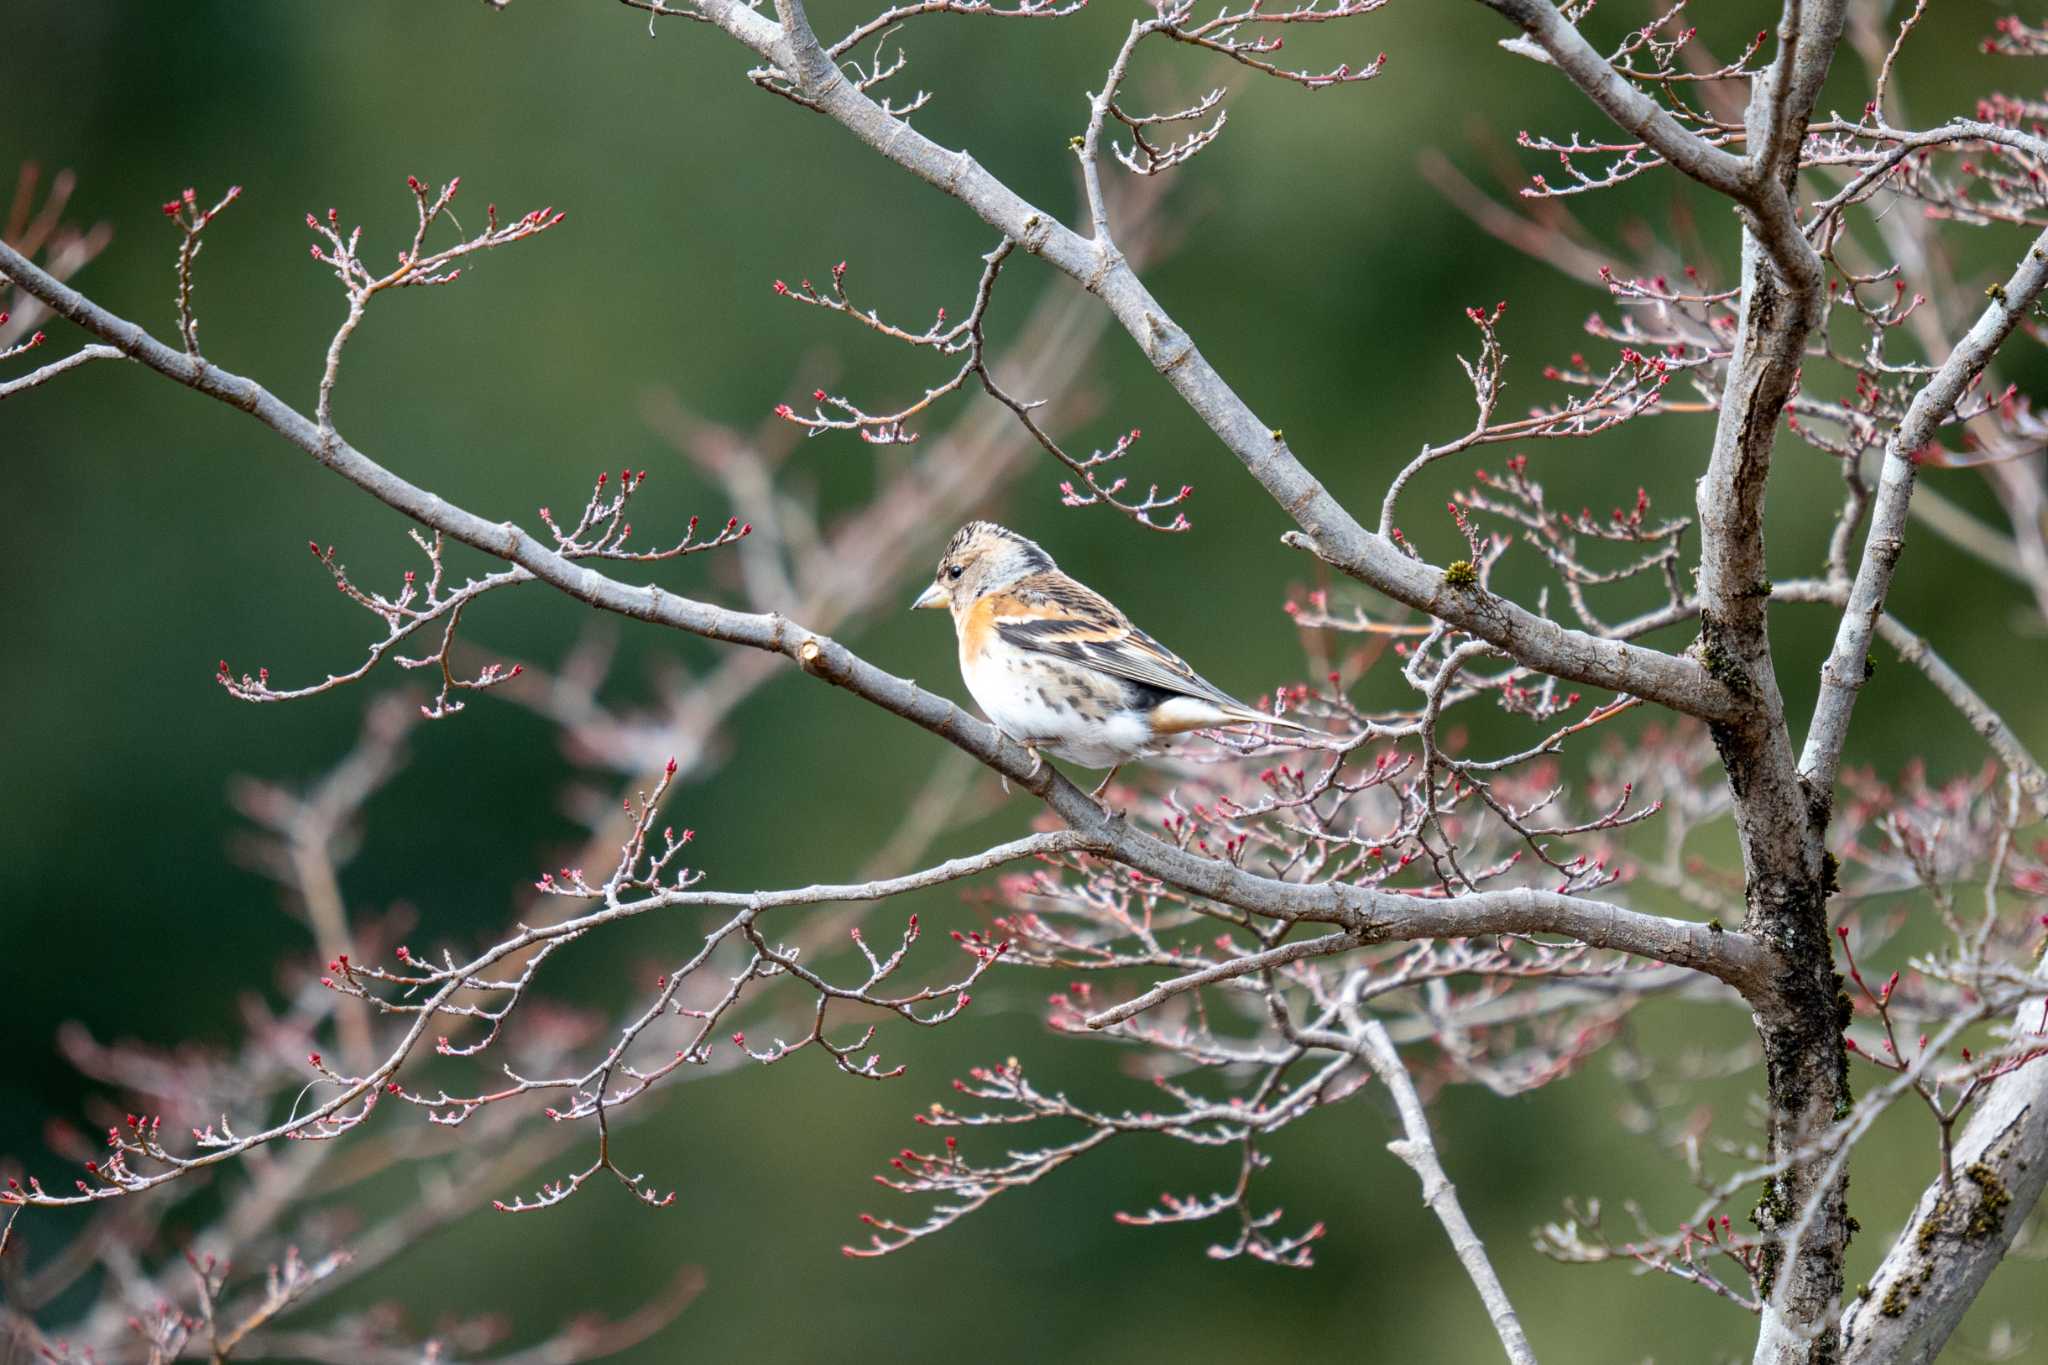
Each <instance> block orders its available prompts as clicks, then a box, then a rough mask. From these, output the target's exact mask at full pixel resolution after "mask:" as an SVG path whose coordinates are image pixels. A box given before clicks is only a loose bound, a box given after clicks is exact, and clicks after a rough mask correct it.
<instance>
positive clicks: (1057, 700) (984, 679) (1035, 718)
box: [960, 655, 1153, 768]
mask: <svg viewBox="0 0 2048 1365" xmlns="http://www.w3.org/2000/svg"><path fill="white" fill-rule="evenodd" d="M960 672H961V676H962V678H963V680H964V681H965V682H966V683H967V690H968V692H970V693H971V694H973V697H974V700H975V702H976V704H978V705H979V706H980V707H981V709H982V713H983V714H984V715H986V716H987V717H988V718H989V721H990V722H991V723H992V724H994V726H995V727H996V728H997V729H998V730H1001V731H1002V732H1003V733H1004V734H1006V735H1008V736H1009V737H1010V738H1011V739H1013V740H1016V741H1017V742H1018V743H1019V744H1030V745H1033V746H1034V747H1036V748H1037V749H1038V751H1039V752H1040V753H1043V754H1046V755H1049V756H1050V757H1053V758H1057V759H1063V760H1065V761H1066V762H1068V763H1078V764H1080V765H1081V766H1082V767H1084V768H1114V767H1116V766H1117V765H1118V764H1120V763H1125V762H1128V761H1129V760H1131V759H1133V758H1135V757H1137V756H1138V755H1139V754H1141V753H1144V752H1147V751H1148V750H1150V749H1151V748H1152V747H1153V744H1152V741H1153V734H1152V727H1151V726H1150V725H1149V724H1148V723H1147V720H1146V717H1145V715H1144V714H1143V713H1142V712H1138V711H1132V710H1129V709H1126V708H1124V707H1122V706H1097V707H1091V708H1089V709H1088V710H1087V711H1086V712H1084V710H1083V708H1082V707H1081V706H1078V705H1076V704H1074V703H1073V702H1072V701H1070V700H1069V699H1068V696H1067V693H1066V692H1065V691H1064V690H1063V689H1062V688H1060V687H1059V686H1057V685H1055V684H1054V682H1053V680H1052V679H1051V678H1049V677H1039V676H1035V675H1034V673H1033V672H1030V671H1020V670H1018V669H1016V668H1013V667H1005V666H1002V665H1001V664H998V663H996V662H995V661H992V660H990V659H988V658H987V656H986V655H983V656H980V657H977V658H975V659H962V660H961V669H960Z"/></svg>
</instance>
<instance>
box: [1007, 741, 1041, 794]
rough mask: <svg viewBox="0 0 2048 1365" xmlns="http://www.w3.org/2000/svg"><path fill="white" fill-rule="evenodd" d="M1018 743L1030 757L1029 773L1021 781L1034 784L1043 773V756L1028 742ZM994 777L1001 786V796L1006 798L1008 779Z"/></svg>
mask: <svg viewBox="0 0 2048 1365" xmlns="http://www.w3.org/2000/svg"><path fill="white" fill-rule="evenodd" d="M1018 742H1019V743H1020V744H1022V745H1023V746H1024V752H1025V753H1027V754H1030V755H1031V771H1030V772H1028V773H1026V774H1025V775H1024V777H1023V780H1024V781H1026V782H1036V781H1037V780H1038V775H1039V774H1040V773H1042V772H1044V771H1045V755H1044V754H1041V753H1040V752H1038V746H1037V745H1036V744H1033V743H1032V742H1030V741H1029V740H1019V741H1018ZM996 776H997V780H998V781H1000V782H1001V783H1002V784H1003V795H1005V796H1008V795H1009V794H1010V779H1009V777H1008V776H1007V775H1005V774H1002V773H998V774H997V775H996Z"/></svg>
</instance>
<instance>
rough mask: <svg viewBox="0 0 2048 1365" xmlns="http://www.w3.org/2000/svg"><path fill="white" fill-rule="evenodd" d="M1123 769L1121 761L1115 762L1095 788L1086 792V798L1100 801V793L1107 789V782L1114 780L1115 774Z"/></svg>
mask: <svg viewBox="0 0 2048 1365" xmlns="http://www.w3.org/2000/svg"><path fill="white" fill-rule="evenodd" d="M1123 770H1124V765H1123V764H1121V763H1119V764H1117V765H1116V766H1115V767H1114V768H1111V769H1110V770H1109V776H1107V777H1105V778H1103V779H1102V781H1101V783H1100V784H1099V785H1098V786H1097V787H1096V788H1095V790H1094V791H1092V792H1089V793H1088V799H1089V800H1091V801H1100V800H1101V799H1102V794H1103V793H1104V792H1106V791H1108V790H1109V784H1110V783H1112V782H1114V781H1116V775H1117V774H1118V773H1120V772H1122V771H1123Z"/></svg>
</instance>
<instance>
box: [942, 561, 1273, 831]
mask: <svg viewBox="0 0 2048 1365" xmlns="http://www.w3.org/2000/svg"><path fill="white" fill-rule="evenodd" d="M910 605H911V607H912V609H913V610H915V609H917V608H920V607H945V608H947V609H948V610H950V611H951V612H952V613H953V628H954V630H955V631H956V632H957V633H958V634H959V637H960V676H961V678H962V679H963V680H965V682H966V683H967V690H968V691H969V692H971V693H972V694H973V695H974V700H975V701H976V702H978V703H979V704H980V706H981V709H982V711H983V712H985V713H986V714H987V716H988V718H989V720H990V721H992V722H993V723H994V724H995V727H996V728H997V729H998V730H1001V731H1002V732H1003V733H1004V734H1006V735H1008V736H1009V737H1010V738H1011V739H1013V740H1015V741H1017V742H1018V743H1019V744H1022V745H1023V746H1024V747H1026V748H1027V749H1029V750H1031V752H1032V754H1033V755H1034V756H1037V755H1039V754H1041V753H1045V754H1051V755H1052V756H1053V757H1054V758H1062V759H1065V760H1066V761H1068V762H1069V763H1078V764H1080V765H1081V766H1082V767H1084V768H1107V769H1109V776H1108V777H1105V778H1103V779H1102V784H1101V786H1098V787H1097V788H1096V789H1095V791H1094V793H1093V794H1094V795H1096V796H1100V795H1101V794H1102V792H1103V791H1104V790H1106V789H1107V788H1108V786H1109V783H1110V780H1111V778H1114V777H1115V776H1116V774H1117V770H1118V769H1119V768H1121V767H1122V766H1123V765H1124V764H1125V763H1128V762H1129V761H1130V760H1132V759H1133V758H1136V757H1138V756H1139V755H1141V754H1153V753H1158V752H1160V751H1161V750H1162V749H1164V748H1165V747H1166V746H1167V745H1168V744H1170V743H1171V742H1172V740H1173V739H1174V737H1175V736H1177V735H1183V734H1186V733H1188V732H1189V731H1192V730H1206V729H1212V728H1215V727H1219V726H1225V725H1268V726H1278V727H1280V728H1282V729H1287V730H1299V731H1303V732H1308V731H1309V727H1308V726H1306V725H1299V724H1296V723H1295V722H1294V721H1291V720H1282V719H1280V718H1279V717H1278V716H1271V715H1267V714H1266V713H1265V712H1263V711H1257V710H1254V709H1253V708H1251V707H1249V706H1246V705H1245V704H1244V703H1243V702H1241V701H1238V700H1237V699H1236V698H1235V697H1232V696H1231V695H1230V694H1229V693H1227V692H1225V691H1223V690H1222V689H1221V688H1219V687H1217V686H1216V685H1215V684H1213V683H1211V682H1209V681H1207V680H1206V679H1204V678H1203V677H1202V676H1201V675H1200V674H1199V673H1197V672H1195V670H1194V669H1192V668H1189V667H1188V666H1187V664H1186V663H1185V662H1183V661H1182V659H1181V658H1180V656H1179V655H1177V654H1175V653H1174V652H1173V651H1172V650H1170V649H1168V648H1166V647H1165V646H1164V645H1162V644H1160V643H1159V642H1158V641H1157V640H1154V639H1153V638H1152V637H1151V636H1149V635H1147V634H1146V633H1145V632H1144V631H1142V630H1139V629H1138V628H1137V627H1136V626H1134V625H1132V624H1131V621H1130V618H1129V617H1127V616H1125V615H1124V614H1123V613H1122V612H1121V611H1118V610H1117V609H1116V607H1115V606H1114V605H1113V604H1112V603H1111V602H1110V600H1109V599H1108V598H1106V597H1104V596H1103V595H1102V594H1101V593H1098V592H1096V591H1094V590H1093V589H1091V588H1088V587H1085V586H1084V585H1082V584H1080V583H1077V582H1076V581H1074V580H1073V579H1071V578H1069V577H1067V575H1065V574H1063V573H1061V572H1060V571H1059V567H1058V566H1057V565H1055V564H1054V563H1053V562H1052V556H1050V555H1048V554H1047V553H1046V552H1045V551H1044V550H1042V549H1040V548H1039V547H1038V546H1037V545H1035V544H1033V543H1032V542H1031V541H1028V540H1026V539H1025V538H1024V537H1022V536H1020V535H1018V534H1017V533H1016V532H1015V531H1011V530H1006V529H1005V528H1003V527H1001V526H998V525H996V524H995V523H994V522H988V521H970V522H968V523H967V524H966V525H965V526H963V527H961V528H960V529H959V530H958V531H957V532H955V533H954V535H953V539H952V542H951V543H950V544H948V545H947V546H946V552H945V554H944V555H943V556H941V557H940V559H939V568H938V572H937V574H936V575H935V576H934V577H933V580H932V585H931V586H930V587H928V588H926V589H925V590H924V592H923V593H921V594H920V595H919V596H918V599H917V600H916V601H915V602H912V603H911V604H910Z"/></svg>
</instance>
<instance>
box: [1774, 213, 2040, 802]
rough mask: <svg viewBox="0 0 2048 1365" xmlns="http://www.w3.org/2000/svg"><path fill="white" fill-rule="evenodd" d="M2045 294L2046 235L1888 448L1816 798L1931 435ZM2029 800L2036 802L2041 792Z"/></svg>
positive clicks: (1839, 665) (1812, 779)
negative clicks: (2034, 798) (1922, 456)
mask: <svg viewBox="0 0 2048 1365" xmlns="http://www.w3.org/2000/svg"><path fill="white" fill-rule="evenodd" d="M2044 289H2048V232H2043V233H2042V234H2041V235H2040V236H2039V237H2037V238H2035V239H2034V244H2033V246H2032V247H2031V248H2030V249H2029V250H2028V252H2027V255H2026V257H2025V258H2024V259H2023V260H2021V262H2020V264H2019V266H2018V268H2017V269H2015V270H2014V271H2013V272H2012V275H2011V276H2010V277H2009V278H2008V279H2007V280H2006V282H2005V283H2004V284H2002V285H1999V284H1994V285H1992V286H1991V287H1990V288H1989V289H1988V290H1986V291H1985V292H1986V293H1987V294H1989V295H1990V296H1991V303H1990V304H1989V306H1987V307H1986V308H1985V309H1984V311H1983V313H1982V314H1981V315H1979V317H1978V318H1977V321H1976V324H1975V325H1974V326H1972V327H1971V328H1970V330H1969V332H1968V333H1966V334H1965V335H1964V336H1963V339H1962V340H1961V341H1959V342H1957V343H1956V346H1955V349H1953V350H1952V351H1950V352H1949V355H1948V359H1947V360H1944V361H1943V362H1942V364H1941V368H1940V369H1939V370H1937V371H1935V373H1934V377H1933V378H1932V379H1930V380H1928V382H1927V384H1926V385H1925V387H1923V388H1922V389H1921V390H1920V392H1919V393H1917V394H1916V395H1914V397H1913V403H1912V406H1911V407H1909V408H1908V409H1907V410H1906V417H1905V420H1904V421H1902V422H1901V423H1900V424H1899V426H1898V429H1897V430H1895V431H1894V432H1893V433H1892V435H1891V439H1890V440H1888V441H1886V442H1885V452H1884V472H1883V474H1882V475H1881V476H1880V479H1879V482H1878V488H1877V496H1876V498H1875V499H1874V500H1873V502H1872V504H1871V509H1870V531H1869V533H1868V535H1867V536H1866V537H1865V539H1864V543H1863V559H1862V562H1861V563H1860V564H1858V565H1857V569H1856V580H1855V583H1854V585H1853V586H1852V587H1851V589H1850V590H1849V594H1848V601H1847V602H1846V603H1845V604H1844V605H1845V606H1846V608H1847V609H1846V610H1845V611H1844V612H1843V613H1842V619H1841V623H1840V624H1839V625H1838V626H1837V627H1836V629H1835V644H1834V648H1833V649H1832V650H1830V651H1829V653H1828V657H1827V662H1826V663H1824V664H1822V665H1821V670H1820V696H1819V697H1818V699H1816V700H1815V702H1814V707H1813V720H1812V722H1811V723H1810V724H1809V725H1808V726H1807V730H1806V745H1805V748H1804V750H1803V751H1802V752H1801V754H1800V756H1799V771H1800V772H1801V774H1802V775H1804V776H1805V778H1806V780H1807V781H1808V782H1809V783H1811V784H1812V785H1813V786H1814V787H1815V788H1816V789H1817V790H1819V791H1823V792H1825V791H1829V790H1831V789H1832V788H1833V786H1834V782H1835V774H1836V773H1837V772H1838V771H1839V770H1840V768H1841V763H1842V746H1843V745H1844V744H1845V743H1847V741H1848V738H1849V717H1850V715H1851V713H1852V712H1853V711H1854V710H1855V707H1856V696H1857V694H1858V693H1859V692H1861V691H1862V689H1863V683H1864V680H1865V678H1864V672H1865V664H1866V663H1867V662H1868V660H1869V658H1870V640H1871V636H1872V634H1873V633H1874V632H1875V631H1876V630H1877V623H1878V619H1879V618H1880V617H1881V616H1882V615H1883V614H1884V600H1885V596H1886V595H1887V594H1888V593H1889V592H1890V591H1891V585H1892V576H1893V574H1894V573H1895V572H1896V571H1897V569H1898V564H1899V555H1900V553H1901V552H1902V551H1903V550H1904V549H1905V536H1906V516H1907V511H1908V509H1909V506H1910V504H1911V502H1912V500H1913V484H1914V481H1915V479H1916V478H1917V477H1918V475H1919V471H1920V465H1919V459H1920V455H1921V452H1922V450H1923V449H1924V448H1925V447H1926V445H1927V443H1928V442H1929V441H1932V440H1933V439H1934V433H1935V431H1936V429H1937V428H1938V427H1940V426H1941V424H1942V423H1943V422H1945V421H1947V420H1948V418H1949V417H1950V415H1951V414H1953V413H1954V412H1955V408H1956V403H1957V402H1958V401H1959V400H1960V399H1961V398H1962V396H1963V395H1964V394H1965V393H1966V392H1968V391H1969V389H1970V386H1971V385H1973V384H1974V383H1976V382H1977V380H1978V378H1979V376H1981V375H1982V374H1983V373H1984V368H1985V367H1986V366H1987V365H1989V364H1990V363H1991V359H1992V357H1993V356H1995V355H1997V354H1998V348H1999V347H2000V346H2003V345H2004V344H2005V341H2006V338H2008V337H2010V336H2011V335H2012V334H2013V332H2014V331H2016V330H2018V328H2019V326H2020V324H2021V323H2022V322H2023V321H2025V320H2026V317H2027V314H2028V313H2029V312H2030V311H2031V310H2032V308H2033V306H2034V302H2035V300H2037V299H2039V298H2040V297H2041V293H2042V291H2043V290H2044ZM2036 771H2037V772H2038V769H2037V770H2036ZM2030 795H2036V796H2038V795H2039V791H2038V788H2037V789H2034V790H2033V791H2031V792H2030Z"/></svg>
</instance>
